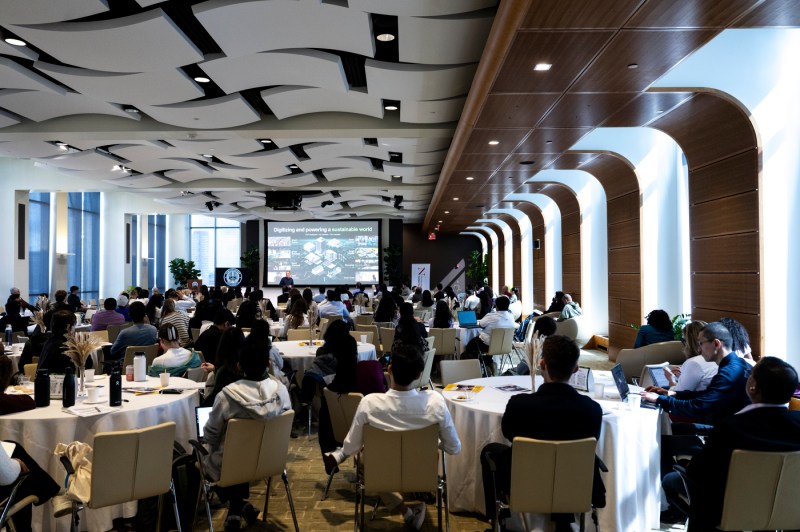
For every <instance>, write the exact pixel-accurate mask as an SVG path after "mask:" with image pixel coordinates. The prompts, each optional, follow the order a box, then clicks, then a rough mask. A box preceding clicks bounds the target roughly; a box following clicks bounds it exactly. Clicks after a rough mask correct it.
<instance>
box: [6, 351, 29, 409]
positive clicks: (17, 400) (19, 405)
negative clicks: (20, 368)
mask: <svg viewBox="0 0 800 532" xmlns="http://www.w3.org/2000/svg"><path fill="white" fill-rule="evenodd" d="M13 375H14V364H12V363H11V359H10V358H8V357H7V356H6V355H0V416H4V415H6V414H14V413H16V412H24V411H26V410H33V409H34V408H36V402H35V401H34V400H33V397H31V396H30V395H26V394H19V395H10V394H7V393H6V390H7V389H8V387H9V386H11V377H13ZM30 386H31V389H33V383H31V385H30Z"/></svg>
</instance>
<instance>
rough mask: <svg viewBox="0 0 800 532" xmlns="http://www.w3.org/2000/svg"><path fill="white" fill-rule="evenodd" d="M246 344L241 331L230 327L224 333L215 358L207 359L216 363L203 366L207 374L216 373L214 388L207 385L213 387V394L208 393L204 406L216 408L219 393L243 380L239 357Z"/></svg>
mask: <svg viewBox="0 0 800 532" xmlns="http://www.w3.org/2000/svg"><path fill="white" fill-rule="evenodd" d="M244 342H245V339H244V334H243V333H242V331H241V329H237V328H236V327H228V328H227V329H226V330H225V332H223V333H222V335H221V337H220V340H219V345H218V347H217V352H216V354H215V358H213V359H207V360H213V361H214V362H213V363H212V362H205V363H204V364H203V366H202V367H203V369H205V370H206V371H207V372H210V371H213V372H214V376H213V377H212V379H213V386H212V385H211V384H210V383H208V382H207V383H206V386H207V387H208V386H212V388H211V392H208V393H207V394H206V397H205V399H203V406H214V400H215V399H216V397H217V395H218V394H219V392H221V391H222V389H223V388H224V387H226V386H227V385H229V384H231V383H233V382H236V381H238V380H239V379H241V378H242V370H241V369H240V368H239V355H240V353H241V350H242V345H244Z"/></svg>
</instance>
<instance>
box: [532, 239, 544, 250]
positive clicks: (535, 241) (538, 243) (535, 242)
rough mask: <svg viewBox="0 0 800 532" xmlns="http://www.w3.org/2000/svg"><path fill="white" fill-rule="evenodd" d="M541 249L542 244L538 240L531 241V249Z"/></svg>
mask: <svg viewBox="0 0 800 532" xmlns="http://www.w3.org/2000/svg"><path fill="white" fill-rule="evenodd" d="M541 247H542V242H541V240H539V239H538V238H537V239H536V240H534V241H533V249H540V248H541Z"/></svg>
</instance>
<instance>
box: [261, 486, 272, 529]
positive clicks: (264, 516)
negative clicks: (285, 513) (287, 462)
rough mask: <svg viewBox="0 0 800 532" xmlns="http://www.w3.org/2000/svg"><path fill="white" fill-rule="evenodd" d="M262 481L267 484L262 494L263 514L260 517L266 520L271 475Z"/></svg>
mask: <svg viewBox="0 0 800 532" xmlns="http://www.w3.org/2000/svg"><path fill="white" fill-rule="evenodd" d="M264 483H265V484H266V485H267V492H266V493H265V494H264V514H263V515H262V517H261V520H262V521H266V520H267V509H268V508H269V492H270V488H271V487H272V477H267V479H266V481H265V482H264Z"/></svg>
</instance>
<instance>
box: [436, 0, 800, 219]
mask: <svg viewBox="0 0 800 532" xmlns="http://www.w3.org/2000/svg"><path fill="white" fill-rule="evenodd" d="M798 25H800V4H798V2H796V1H792V0H703V1H696V0H571V1H565V0H535V1H534V0H527V1H518V2H509V1H505V2H501V3H500V5H499V7H498V10H497V15H496V17H495V24H494V26H493V28H492V32H491V34H490V35H489V38H488V41H487V45H486V50H485V51H484V54H483V56H482V59H481V62H480V65H479V67H478V70H477V72H476V76H475V80H474V82H473V86H472V90H471V91H470V93H469V96H468V98H467V101H466V104H465V106H464V111H463V113H462V116H461V119H460V121H459V124H458V127H457V130H456V134H455V135H454V137H453V143H452V145H451V147H450V150H449V152H448V155H447V158H446V160H445V163H444V166H443V168H442V171H441V174H440V178H439V181H438V183H437V186H436V190H435V192H434V196H433V199H432V201H431V205H430V209H429V210H428V213H427V215H426V218H425V222H424V224H423V229H424V230H432V228H433V227H434V226H437V225H439V226H440V230H441V231H443V232H459V231H462V230H464V229H465V228H466V227H467V226H470V225H473V224H474V222H475V220H477V219H480V218H484V217H485V213H486V211H488V210H490V209H492V208H500V209H502V208H510V207H513V206H514V204H513V203H510V202H507V201H504V198H506V197H507V196H508V194H511V193H532V192H542V193H547V192H546V190H543V187H546V186H548V185H543V184H542V183H539V184H534V183H531V184H526V182H527V181H528V180H529V179H531V178H532V177H534V176H535V175H536V173H538V172H539V171H541V170H546V169H584V170H587V171H590V172H591V167H592V164H593V163H592V161H593V159H595V158H596V157H598V154H595V153H574V152H570V148H571V147H572V146H573V145H574V144H575V143H576V142H577V141H578V140H579V139H581V138H582V137H583V136H584V135H586V134H587V133H589V132H591V131H592V130H593V129H594V128H597V127H635V126H647V125H650V124H652V123H654V122H656V121H660V122H662V123H663V122H668V121H669V115H670V113H673V112H676V111H677V110H678V109H679V108H680V107H681V105H683V104H686V103H687V102H689V101H690V100H691V99H692V97H693V93H692V92H690V91H691V90H694V89H693V88H686V89H682V88H676V90H675V91H672V92H671V91H664V89H659V90H658V92H655V91H653V92H650V91H648V87H650V85H651V84H652V83H653V82H654V81H656V80H657V79H658V78H659V77H661V76H662V75H664V74H665V73H667V72H668V71H669V70H670V69H671V68H672V67H674V66H675V65H677V64H678V63H680V62H681V61H682V60H683V59H684V58H686V57H687V56H689V55H690V54H692V53H693V52H694V51H696V50H697V49H699V48H701V47H702V46H703V45H705V44H706V43H708V42H709V41H710V40H711V39H713V38H714V37H715V36H716V35H717V34H718V33H719V32H721V31H723V30H724V29H728V28H763V27H787V26H794V27H796V26H798ZM537 64H549V65H552V67H551V68H550V70H546V71H537V70H534V66H535V65H537ZM699 90H701V89H699ZM678 114H679V113H676V116H677V115H678ZM684 149H686V147H684ZM549 186H550V187H552V186H554V185H549ZM490 216H491V215H490Z"/></svg>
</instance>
